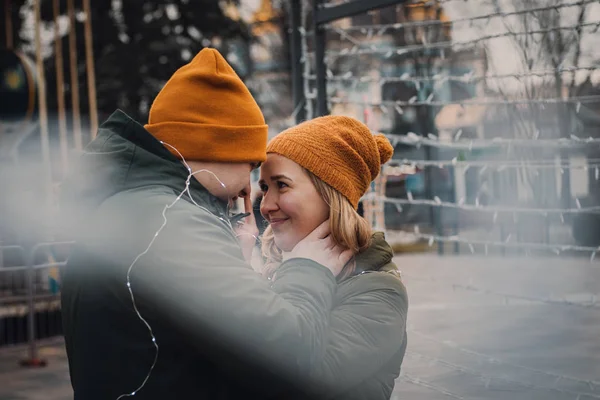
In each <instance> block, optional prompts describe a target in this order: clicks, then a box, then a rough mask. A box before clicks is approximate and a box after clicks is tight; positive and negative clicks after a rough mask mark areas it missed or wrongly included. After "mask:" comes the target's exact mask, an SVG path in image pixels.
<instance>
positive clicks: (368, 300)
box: [313, 272, 408, 398]
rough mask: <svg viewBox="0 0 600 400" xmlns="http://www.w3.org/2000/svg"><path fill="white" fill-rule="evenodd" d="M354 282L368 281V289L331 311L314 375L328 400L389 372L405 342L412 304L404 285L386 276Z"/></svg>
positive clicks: (359, 278)
mask: <svg viewBox="0 0 600 400" xmlns="http://www.w3.org/2000/svg"><path fill="white" fill-rule="evenodd" d="M356 279H357V280H358V281H360V280H369V282H368V283H369V285H368V286H367V287H366V288H365V290H362V291H361V292H357V293H356V295H354V296H352V297H350V298H347V299H345V300H344V302H343V303H342V304H339V305H336V306H335V307H334V309H333V310H332V312H331V316H330V323H329V329H328V334H327V347H326V350H325V355H324V358H323V360H322V362H320V363H319V364H318V366H317V367H316V368H315V370H313V376H314V378H315V379H316V380H317V381H318V382H319V386H318V389H317V390H319V391H320V392H321V391H322V392H324V393H326V394H327V395H328V396H327V397H329V396H338V395H340V394H342V393H345V392H348V391H352V388H355V387H361V382H363V381H365V380H367V379H369V378H372V377H373V376H374V375H377V374H380V373H381V371H382V369H385V368H386V367H385V366H386V365H387V366H388V367H387V368H389V362H390V359H391V358H392V357H393V356H397V354H398V351H399V350H400V349H401V348H402V346H403V343H404V339H405V338H404V336H405V331H406V317H407V311H408V299H407V295H406V289H405V288H404V285H403V284H402V282H401V281H400V280H399V279H398V278H397V277H395V276H393V275H390V274H386V273H383V272H382V273H372V274H367V275H365V276H360V277H358V278H356ZM383 372H384V373H385V371H383ZM393 378H396V377H393ZM378 393H381V388H379V392H378ZM350 397H352V396H350ZM352 398H354V397H352ZM369 398H379V396H375V394H372V396H371V397H369Z"/></svg>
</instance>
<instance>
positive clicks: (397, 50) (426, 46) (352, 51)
mask: <svg viewBox="0 0 600 400" xmlns="http://www.w3.org/2000/svg"><path fill="white" fill-rule="evenodd" d="M591 27H593V28H594V29H593V32H592V33H596V32H597V31H598V29H600V21H594V22H584V23H582V24H579V25H571V26H555V27H551V28H547V29H537V30H530V31H522V32H521V31H519V32H511V31H509V32H503V33H495V34H491V35H484V36H480V37H478V38H476V39H471V40H464V41H456V42H453V41H445V42H435V43H427V42H424V43H422V44H414V45H407V46H398V47H382V48H377V47H376V46H375V45H369V47H368V48H361V47H360V46H359V45H357V44H355V45H354V46H353V47H350V48H348V47H346V48H343V49H341V50H328V51H327V52H326V53H325V54H326V56H325V57H326V59H327V61H332V60H334V59H337V58H339V57H344V56H358V55H366V54H384V57H386V58H389V57H392V56H393V55H402V54H408V53H413V52H418V51H423V50H430V49H442V50H443V49H451V48H453V47H462V46H464V47H470V46H473V45H476V44H478V43H481V42H485V41H487V40H491V39H500V38H505V37H517V36H526V35H542V34H548V33H551V32H556V31H574V30H576V29H582V28H591ZM335 31H337V28H336V29H335ZM342 36H343V37H345V38H346V39H348V34H347V33H344V34H343V35H342ZM348 40H350V39H348ZM350 41H351V42H353V41H352V40H350ZM311 55H312V52H311Z"/></svg>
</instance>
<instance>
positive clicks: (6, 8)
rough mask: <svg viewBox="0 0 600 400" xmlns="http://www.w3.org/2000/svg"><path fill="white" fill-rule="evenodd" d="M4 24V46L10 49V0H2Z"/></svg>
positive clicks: (11, 41) (11, 40)
mask: <svg viewBox="0 0 600 400" xmlns="http://www.w3.org/2000/svg"><path fill="white" fill-rule="evenodd" d="M4 24H5V26H6V48H7V49H9V50H12V48H13V44H14V41H13V26H12V5H11V0H4Z"/></svg>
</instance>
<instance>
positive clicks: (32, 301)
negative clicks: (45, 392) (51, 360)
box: [0, 242, 72, 366]
mask: <svg viewBox="0 0 600 400" xmlns="http://www.w3.org/2000/svg"><path fill="white" fill-rule="evenodd" d="M71 244H72V242H50V243H38V244H36V245H34V246H31V247H30V248H28V249H25V248H24V247H22V246H0V259H1V260H2V263H0V347H3V346H11V345H15V344H23V343H28V345H29V353H28V357H27V358H26V359H24V360H22V363H23V365H26V366H39V365H44V363H45V361H44V360H42V359H40V358H39V357H38V352H37V342H38V341H39V340H41V339H44V338H49V337H53V336H58V335H61V334H62V325H61V314H60V275H61V270H62V268H63V267H64V265H65V263H66V259H67V256H68V252H69V247H70V245H71Z"/></svg>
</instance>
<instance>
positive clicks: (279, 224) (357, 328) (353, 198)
mask: <svg viewBox="0 0 600 400" xmlns="http://www.w3.org/2000/svg"><path fill="white" fill-rule="evenodd" d="M392 154H393V148H392V146H391V145H390V143H389V141H388V140H387V139H386V138H385V136H383V135H375V136H374V135H372V134H371V132H370V131H369V129H368V128H367V127H366V126H365V125H364V124H362V123H361V122H359V121H358V120H356V119H354V118H349V117H342V116H327V117H321V118H316V119H313V120H311V121H307V122H304V123H302V124H300V125H298V126H296V127H293V128H290V129H288V130H286V131H284V132H282V133H280V134H279V135H278V136H276V137H275V138H274V139H273V140H272V141H271V142H270V143H269V145H268V146H267V161H266V162H265V163H264V164H263V166H262V169H261V179H260V182H259V184H260V187H261V190H262V192H263V200H262V203H261V214H262V215H263V216H264V218H265V219H266V220H267V221H268V222H269V227H268V228H267V229H266V231H265V233H264V235H263V242H262V251H263V256H264V259H265V267H264V273H265V275H267V276H268V277H269V278H270V279H272V280H273V288H274V289H275V290H277V268H278V266H279V265H280V264H281V262H282V261H283V260H285V259H286V254H287V253H288V252H290V251H291V250H292V249H293V248H294V246H295V245H296V244H297V243H298V242H299V241H300V240H301V239H302V238H304V237H306V236H307V235H308V234H309V233H310V232H312V231H313V230H314V229H315V228H316V227H317V226H319V225H320V224H321V223H323V222H324V221H326V220H327V219H329V224H330V231H331V237H332V238H333V239H334V242H336V243H337V244H338V245H340V246H341V247H343V248H345V249H351V250H352V251H353V252H354V254H355V256H354V257H353V259H352V260H351V261H350V262H349V263H348V264H347V265H346V266H345V267H344V269H343V270H342V272H341V273H340V274H339V275H338V277H337V280H338V287H337V290H336V298H335V301H334V305H333V309H332V311H331V316H330V317H331V319H330V325H329V333H328V343H327V346H326V352H325V354H324V359H323V362H322V364H321V366H320V367H319V368H318V369H317V370H315V371H314V377H315V379H317V380H318V381H319V382H320V385H319V387H318V388H317V387H315V388H314V390H315V394H316V395H318V397H319V398H320V397H326V398H340V399H365V400H367V399H368V400H377V399H389V398H390V396H391V394H392V391H393V388H394V380H395V379H396V378H397V377H398V375H399V374H400V365H401V364H402V360H403V357H404V352H405V350H406V316H407V309H408V301H407V295H406V289H405V287H404V285H403V284H402V281H401V280H400V274H399V271H398V269H397V267H396V265H394V263H393V262H392V257H393V253H392V250H391V248H390V246H389V245H388V244H387V243H386V241H385V238H384V235H383V233H372V232H371V229H370V227H369V225H368V223H367V222H366V221H365V220H364V219H363V218H362V217H360V216H359V215H358V213H357V212H356V210H357V207H358V203H359V199H360V198H361V197H362V196H363V195H364V194H365V193H366V191H367V189H368V188H369V185H370V183H371V181H372V180H373V179H375V178H376V177H377V175H378V174H379V171H380V169H381V164H383V163H385V162H387V161H388V160H389V159H390V158H391V156H392Z"/></svg>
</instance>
